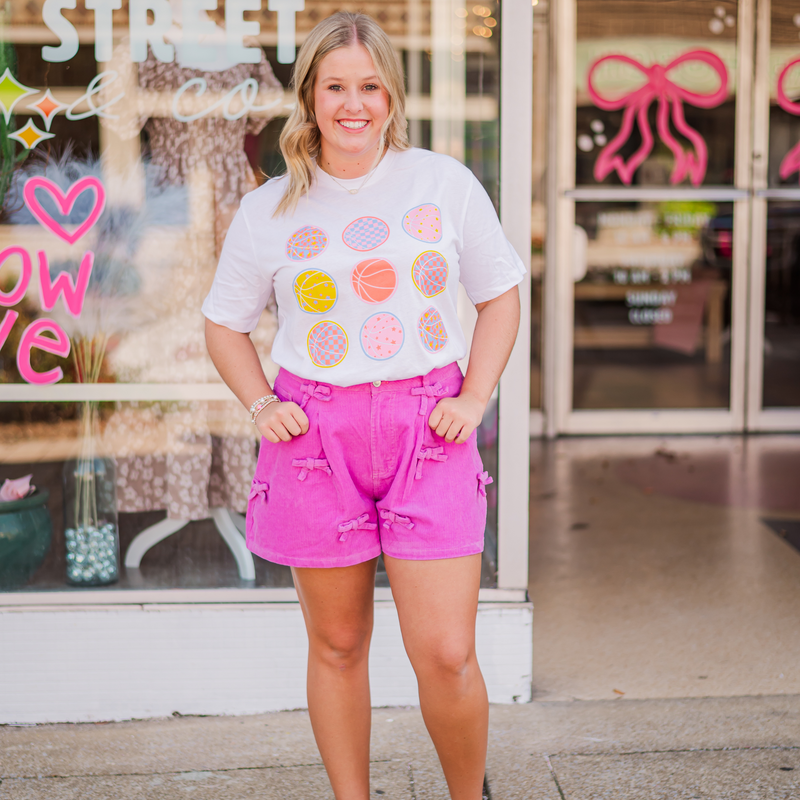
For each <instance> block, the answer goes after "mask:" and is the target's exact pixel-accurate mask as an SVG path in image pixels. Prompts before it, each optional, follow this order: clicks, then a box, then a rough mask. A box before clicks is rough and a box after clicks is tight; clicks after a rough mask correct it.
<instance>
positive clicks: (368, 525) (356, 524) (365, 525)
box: [339, 514, 378, 542]
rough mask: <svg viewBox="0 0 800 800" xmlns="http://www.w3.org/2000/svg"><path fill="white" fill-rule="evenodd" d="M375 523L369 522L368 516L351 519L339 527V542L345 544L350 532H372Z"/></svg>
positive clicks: (375, 525) (363, 515) (375, 526)
mask: <svg viewBox="0 0 800 800" xmlns="http://www.w3.org/2000/svg"><path fill="white" fill-rule="evenodd" d="M377 527H378V525H377V523H375V522H370V521H369V514H362V515H361V516H360V517H358V519H351V520H348V521H347V522H343V523H342V524H341V525H340V526H339V541H340V542H346V541H347V534H349V533H350V531H374V530H376V529H377Z"/></svg>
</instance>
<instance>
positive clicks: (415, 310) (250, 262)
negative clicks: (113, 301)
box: [203, 12, 524, 800]
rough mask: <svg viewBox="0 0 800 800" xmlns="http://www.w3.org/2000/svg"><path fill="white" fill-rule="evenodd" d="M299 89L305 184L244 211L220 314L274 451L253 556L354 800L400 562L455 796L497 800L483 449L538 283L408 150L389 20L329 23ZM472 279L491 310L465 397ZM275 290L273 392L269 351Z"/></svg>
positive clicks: (251, 523)
mask: <svg viewBox="0 0 800 800" xmlns="http://www.w3.org/2000/svg"><path fill="white" fill-rule="evenodd" d="M293 86H294V91H295V95H296V107H295V109H294V111H293V113H292V115H291V117H290V118H289V120H288V122H287V124H286V127H285V129H284V131H283V134H282V136H281V149H282V151H283V154H284V157H285V160H286V164H287V168H288V173H287V175H285V176H283V177H281V178H279V179H277V180H271V181H269V182H267V183H266V184H265V185H264V186H262V187H261V188H259V189H257V190H256V191H254V192H252V193H250V194H249V195H247V196H246V197H245V198H244V200H243V202H242V205H241V208H240V210H239V213H238V215H237V217H236V219H235V220H234V222H233V225H232V227H231V229H230V232H229V233H228V237H227V240H226V242H225V247H224V250H223V253H222V257H221V260H220V264H219V267H218V270H217V275H216V278H215V281H214V285H213V288H212V290H211V292H210V294H209V296H208V298H207V299H206V302H205V304H204V306H203V312H204V314H205V316H206V318H207V323H206V325H207V342H208V349H209V352H210V354H211V357H212V359H213V360H214V363H215V364H216V366H217V368H218V369H219V372H220V374H221V376H222V378H223V380H225V382H226V383H227V384H228V386H230V388H231V389H232V390H233V392H234V393H235V394H236V396H237V397H238V398H239V399H240V400H241V402H242V403H243V404H244V406H245V407H249V408H250V409H251V418H252V419H253V420H254V422H255V424H256V426H257V427H258V430H259V431H260V432H261V434H262V435H263V440H262V448H261V451H260V455H259V463H258V468H257V470H256V476H255V478H254V481H253V489H252V492H251V495H250V496H251V500H250V504H249V508H248V515H247V516H248V523H247V544H248V547H249V548H250V549H251V550H252V551H253V552H254V553H256V554H258V555H260V556H262V557H263V558H266V559H268V560H270V561H273V562H277V563H279V564H288V565H290V566H291V567H292V573H293V575H294V582H295V586H296V587H297V593H298V596H299V598H300V603H301V607H302V610H303V615H304V618H305V622H306V627H307V630H308V637H309V661H308V704H309V711H310V716H311V724H312V726H313V729H314V735H315V737H316V741H317V744H318V746H319V749H320V753H321V754H322V759H323V762H324V764H325V768H326V769H327V772H328V776H329V778H330V781H331V784H332V786H333V791H334V794H335V796H336V798H337V800H367V798H368V797H369V737H370V719H371V712H370V695H369V683H368V670H367V666H368V651H369V642H370V636H371V632H372V612H373V587H374V583H375V568H376V562H377V558H378V555H379V554H380V553H383V556H384V561H385V564H386V571H387V574H388V576H389V580H390V582H391V586H392V594H393V597H394V600H395V603H396V606H397V611H398V614H399V618H400V625H401V629H402V633H403V641H404V644H405V648H406V651H407V653H408V656H409V658H410V660H411V663H412V666H413V668H414V670H415V672H416V675H417V679H418V683H419V691H420V704H421V707H422V714H423V717H424V719H425V724H426V725H427V728H428V731H429V732H430V735H431V737H432V739H433V742H434V744H435V746H436V750H437V752H438V754H439V758H440V760H441V763H442V767H443V770H444V773H445V777H446V778H447V783H448V786H449V789H450V794H451V797H452V798H454V800H479V798H480V797H481V789H482V785H483V775H484V766H485V756H486V739H487V728H488V701H487V696H486V688H485V686H484V682H483V678H482V676H481V672H480V669H479V667H478V662H477V660H476V657H475V617H476V613H477V604H478V587H479V580H480V571H481V555H480V554H481V552H482V550H483V530H484V524H485V516H486V499H485V498H486V492H485V488H484V487H485V484H486V483H488V482H489V481H490V480H491V479H490V478H489V477H488V475H487V473H485V472H483V467H482V465H481V463H480V457H479V456H478V452H477V448H476V445H475V433H474V432H475V428H476V427H477V425H478V424H479V423H480V420H481V417H482V415H483V412H484V409H485V407H486V404H487V402H488V401H489V398H490V396H491V394H492V392H493V390H494V387H495V385H496V384H497V381H498V379H499V377H500V374H501V372H502V370H503V368H504V366H505V364H506V361H507V359H508V356H509V353H510V351H511V348H512V345H513V342H514V339H515V337H516V333H517V328H518V324H519V296H518V290H517V284H518V283H519V282H520V281H521V280H522V277H523V274H524V268H523V266H522V264H521V262H520V260H519V258H518V257H517V255H516V254H515V253H514V251H513V250H512V248H511V246H510V245H509V243H508V242H507V240H506V239H505V237H504V236H503V234H502V230H501V229H500V226H499V223H498V220H497V216H496V214H495V212H494V208H493V207H492V204H491V202H490V200H489V198H488V196H487V195H486V193H485V192H484V190H483V189H482V187H481V186H480V184H479V183H478V182H477V180H476V179H475V178H474V176H473V175H472V173H471V172H469V170H467V169H466V168H465V167H463V166H462V165H461V164H459V163H458V162H456V161H454V160H453V159H451V158H448V157H446V156H441V155H436V154H433V153H430V152H428V151H425V150H419V149H415V148H409V146H408V141H407V138H406V121H405V117H404V104H405V103H404V93H403V76H402V72H401V69H400V66H399V63H398V60H397V57H396V55H395V53H394V51H393V50H392V47H391V45H390V43H389V40H388V38H387V36H386V35H385V34H384V33H383V31H382V30H381V29H380V28H379V27H378V25H377V24H376V23H375V22H374V21H373V20H372V19H370V18H369V17H367V16H365V15H363V14H350V13H345V12H339V13H337V14H334V15H333V16H332V17H330V18H328V19H326V20H324V21H323V22H321V23H320V24H319V25H317V27H316V28H315V29H314V30H313V31H312V32H311V34H310V35H309V37H308V38H307V39H306V41H305V43H304V44H303V46H302V47H301V48H300V51H299V53H298V56H297V63H296V66H295V72H294V79H293ZM459 280H461V282H462V283H463V284H464V285H465V287H466V290H467V292H468V294H469V295H470V298H471V299H472V300H473V302H474V303H475V304H476V308H477V310H478V321H477V325H476V328H475V333H474V337H473V344H472V348H471V352H470V360H469V368H468V370H467V374H466V377H464V378H463V379H462V376H461V372H460V370H459V369H458V366H457V365H456V363H455V362H456V361H457V360H458V359H460V358H462V357H463V356H464V355H465V354H466V343H465V340H464V337H463V334H462V333H461V330H460V327H459V324H458V319H457V315H456V298H457V290H458V281H459ZM273 292H274V293H275V297H276V301H277V305H278V316H279V329H278V333H277V335H276V338H275V343H274V346H273V350H272V358H273V360H274V361H275V362H276V363H277V364H278V365H280V367H281V371H280V373H279V375H278V378H277V379H276V381H275V392H274V394H273V392H272V389H271V388H270V386H269V384H268V382H267V380H266V378H265V376H264V374H263V372H262V369H261V365H260V362H259V359H258V356H257V354H256V352H255V349H254V348H253V345H252V343H251V341H250V339H249V336H248V334H249V332H250V331H251V330H253V328H254V327H255V325H256V322H257V321H258V318H259V316H260V314H261V311H262V310H263V308H264V306H265V305H266V303H267V301H268V299H269V298H270V296H271V294H272V293H273Z"/></svg>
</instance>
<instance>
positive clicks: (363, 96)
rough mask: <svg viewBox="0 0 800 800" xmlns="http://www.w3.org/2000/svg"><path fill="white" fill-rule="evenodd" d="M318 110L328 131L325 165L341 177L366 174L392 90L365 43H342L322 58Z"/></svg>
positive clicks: (323, 147)
mask: <svg viewBox="0 0 800 800" xmlns="http://www.w3.org/2000/svg"><path fill="white" fill-rule="evenodd" d="M314 113H315V116H316V118H317V126H318V127H319V131H320V134H321V135H322V141H321V147H320V166H321V167H322V168H323V169H324V170H325V171H326V172H329V173H330V174H332V175H334V176H335V177H339V178H357V177H359V176H361V175H364V174H366V173H367V172H368V171H369V169H371V167H372V164H373V161H374V159H375V156H376V155H377V152H378V146H379V144H380V138H381V128H382V127H383V124H384V122H386V120H387V118H388V116H389V95H388V93H387V92H386V89H385V88H384V86H383V84H382V83H381V81H380V78H378V75H377V73H376V70H375V65H374V64H373V62H372V57H371V56H370V54H369V53H368V52H367V50H366V49H364V47H363V46H362V45H360V44H352V45H350V46H348V47H340V48H339V49H337V50H333V51H331V52H330V53H328V55H326V56H325V58H323V59H322V61H321V62H320V64H319V69H318V71H317V78H316V81H315V84H314Z"/></svg>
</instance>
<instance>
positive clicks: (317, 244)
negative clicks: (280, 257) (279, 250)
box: [286, 225, 328, 261]
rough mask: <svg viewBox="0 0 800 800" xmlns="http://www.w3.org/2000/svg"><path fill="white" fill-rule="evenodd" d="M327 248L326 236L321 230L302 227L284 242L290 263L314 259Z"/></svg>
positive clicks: (308, 226)
mask: <svg viewBox="0 0 800 800" xmlns="http://www.w3.org/2000/svg"><path fill="white" fill-rule="evenodd" d="M327 246H328V234H327V233H325V231H323V230H322V229H321V228H315V227H313V226H312V225H304V226H303V227H302V228H300V229H299V230H296V231H295V232H294V233H293V234H292V235H291V236H290V237H289V240H288V241H287V242H286V255H287V256H288V257H289V258H290V259H291V260H292V261H308V260H309V259H311V258H316V257H317V256H318V255H320V254H321V253H322V252H323V251H324V250H325V248H326V247H327Z"/></svg>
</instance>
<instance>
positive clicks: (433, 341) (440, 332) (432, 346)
mask: <svg viewBox="0 0 800 800" xmlns="http://www.w3.org/2000/svg"><path fill="white" fill-rule="evenodd" d="M417 332H418V333H419V338H420V339H422V346H423V347H424V348H425V349H426V350H427V351H428V352H430V353H438V352H439V350H441V349H442V348H443V347H444V346H445V345H446V344H447V331H446V330H445V329H444V322H443V321H442V315H441V314H440V313H439V312H438V311H437V310H436V309H435V308H434V307H433V306H429V307H428V308H426V309H425V310H424V311H423V312H422V314H421V315H420V318H419V322H418V323H417Z"/></svg>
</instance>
